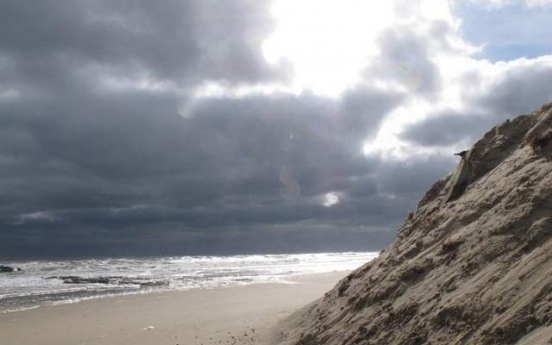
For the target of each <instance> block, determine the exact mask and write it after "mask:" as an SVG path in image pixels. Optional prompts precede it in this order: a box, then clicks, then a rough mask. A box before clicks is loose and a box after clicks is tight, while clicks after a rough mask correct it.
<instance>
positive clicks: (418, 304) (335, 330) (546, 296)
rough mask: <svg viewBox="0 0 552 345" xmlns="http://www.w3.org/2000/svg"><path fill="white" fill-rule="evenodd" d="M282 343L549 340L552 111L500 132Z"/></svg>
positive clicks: (299, 316) (422, 344)
mask: <svg viewBox="0 0 552 345" xmlns="http://www.w3.org/2000/svg"><path fill="white" fill-rule="evenodd" d="M459 155H460V156H461V161H460V164H459V166H458V168H457V169H456V170H455V171H454V172H453V173H451V174H449V175H448V176H446V177H445V178H443V179H442V180H439V181H437V182H436V183H435V185H434V186H433V187H432V188H431V189H430V190H429V191H428V192H427V194H426V195H425V197H424V198H423V199H422V201H421V202H420V204H419V205H418V208H417V210H416V211H415V212H413V213H411V214H409V215H408V217H407V219H406V221H405V223H404V225H403V226H402V227H401V229H400V230H399V233H398V238H397V239H396V240H395V241H394V242H393V244H392V245H391V246H390V247H389V248H387V249H386V250H385V251H384V252H382V254H381V255H380V256H379V257H378V258H377V259H376V260H374V261H372V262H370V263H369V264H367V265H365V266H363V267H361V268H359V269H358V270H356V271H355V272H353V273H351V274H350V275H349V276H348V277H347V278H345V279H343V280H342V281H341V282H340V283H339V284H338V285H337V286H336V287H335V288H334V289H333V290H332V291H330V292H328V293H327V294H326V295H325V297H324V298H323V299H321V300H319V301H317V302H316V303H313V304H312V305H310V306H308V307H306V308H304V309H303V310H301V311H299V312H297V313H295V314H294V315H293V316H291V317H290V318H288V319H286V320H285V321H284V322H282V324H281V327H280V329H279V331H278V332H276V333H275V335H276V336H277V337H278V338H277V339H276V342H277V343H278V344H282V345H284V344H295V345H342V344H347V345H349V344H351V345H352V344H363V345H369V344H372V345H387V344H390V345H391V344H392V345H430V344H431V345H508V344H517V345H529V344H531V345H545V344H552V103H550V104H547V105H545V106H543V107H542V108H541V109H540V110H539V111H537V112H535V113H533V114H531V115H528V116H520V117H518V118H516V119H515V120H513V121H507V122H505V123H503V124H501V125H499V126H496V127H495V128H493V129H492V130H491V131H490V132H488V133H487V134H485V136H484V137H483V138H482V139H481V140H479V141H478V142H477V143H476V144H475V145H474V146H473V147H472V148H471V149H470V150H469V151H466V152H462V153H460V154H459Z"/></svg>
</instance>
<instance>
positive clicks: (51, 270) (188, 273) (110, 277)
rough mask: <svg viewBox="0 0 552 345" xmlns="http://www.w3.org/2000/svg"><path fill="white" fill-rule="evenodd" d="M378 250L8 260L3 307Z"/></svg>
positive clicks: (238, 277) (328, 267) (347, 266)
mask: <svg viewBox="0 0 552 345" xmlns="http://www.w3.org/2000/svg"><path fill="white" fill-rule="evenodd" d="M378 254H379V253H377V252H365V253H357V252H347V253H316V254H274V255H237V256H182V257H161V258H140V259H121V258H117V259H89V260H71V261H27V262H2V264H3V265H8V266H11V267H17V268H21V269H22V271H20V272H13V273H1V274H0V313H7V312H13V311H18V310H24V309H32V308H37V307H40V306H42V305H55V304H64V303H75V302H79V301H82V300H86V299H91V298H101V297H106V296H114V295H120V294H139V293H152V292H158V291H169V290H189V289H210V288H219V287H230V286H237V285H245V284H255V283H269V282H274V283H290V278H292V277H294V276H298V275H304V274H312V273H325V272H334V271H346V270H353V269H356V268H358V267H360V266H361V265H363V264H365V263H366V262H368V261H370V260H372V259H374V258H376V257H377V256H378Z"/></svg>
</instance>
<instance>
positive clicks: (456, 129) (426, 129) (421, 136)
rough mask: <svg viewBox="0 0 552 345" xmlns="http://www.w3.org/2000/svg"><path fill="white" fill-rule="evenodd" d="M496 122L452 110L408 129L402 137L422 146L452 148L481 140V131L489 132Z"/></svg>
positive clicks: (492, 119)
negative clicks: (464, 142) (463, 142)
mask: <svg viewBox="0 0 552 345" xmlns="http://www.w3.org/2000/svg"><path fill="white" fill-rule="evenodd" d="M494 121H495V119H494V118H489V117H485V116H477V115H472V114H463V113H459V112H456V111H452V110H451V111H449V112H441V113H439V114H436V115H433V116H432V117H430V118H429V119H427V120H424V121H421V122H418V123H416V124H414V125H412V126H410V127H408V128H407V129H406V130H405V131H404V132H403V133H402V134H401V137H402V138H403V139H404V140H407V141H410V142H414V143H417V144H419V145H422V146H450V145H454V144H457V143H459V142H461V141H462V140H466V139H468V140H472V141H473V140H476V139H478V138H480V137H481V135H482V134H484V133H481V131H486V130H488V129H489V128H490V127H489V126H492V125H494Z"/></svg>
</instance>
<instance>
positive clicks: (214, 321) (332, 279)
mask: <svg viewBox="0 0 552 345" xmlns="http://www.w3.org/2000/svg"><path fill="white" fill-rule="evenodd" d="M349 272H350V271H339V272H332V273H319V274H309V275H301V276H297V277H294V278H292V279H291V280H290V283H258V284H248V285H242V286H233V287H220V288H214V289H192V290H185V291H163V292H152V293H147V294H131V295H116V296H109V297H102V298H94V299H90V300H83V301H79V302H76V303H67V304H57V305H44V306H40V307H38V308H34V309H28V310H22V311H13V312H9V313H4V314H0V328H1V329H2V338H3V339H4V340H5V341H6V344H14V345H17V344H44V345H48V344H52V345H54V344H55V345H65V344H82V345H108V344H134V345H142V344H143V345H146V344H159V345H162V344H172V345H176V344H178V345H183V344H185V345H188V344H197V345H201V344H203V345H208V344H233V345H238V344H268V343H269V336H270V330H271V329H272V327H274V326H275V325H276V323H277V322H278V321H280V320H281V319H283V318H284V317H285V316H287V315H290V314H291V313H292V312H294V311H295V310H297V309H299V308H301V307H303V306H305V305H307V304H309V303H311V302H313V301H314V300H316V299H318V298H320V297H322V296H323V295H324V293H325V292H327V291H328V290H330V289H331V288H332V287H333V286H334V285H335V284H336V283H337V282H338V281H339V280H340V279H341V278H343V277H345V276H346V275H347V274H348V273H349Z"/></svg>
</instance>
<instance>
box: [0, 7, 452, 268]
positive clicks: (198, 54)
mask: <svg viewBox="0 0 552 345" xmlns="http://www.w3.org/2000/svg"><path fill="white" fill-rule="evenodd" d="M271 27H272V23H271V18H270V16H269V13H268V6H267V3H266V2H259V1H206V0H201V1H199V0H198V1H163V2H151V1H96V2H89V1H57V2H54V1H25V2H22V1H8V2H5V3H3V4H2V5H0V32H1V33H2V34H1V35H2V39H0V176H1V177H2V178H1V179H0V190H1V191H2V196H3V197H2V198H1V199H0V256H5V257H14V256H21V257H25V256H27V257H30V256H54V255H59V256H82V255H159V254H166V255H169V254H201V253H209V254H215V253H227V254H229V253H235V252H261V251H305V250H352V249H355V250H377V249H380V248H381V247H382V246H383V245H385V244H387V243H388V242H389V241H390V239H391V238H392V237H393V229H395V228H396V227H397V225H398V224H399V223H400V222H401V220H402V219H403V217H404V216H405V212H406V210H407V209H409V208H410V209H411V208H413V207H414V205H415V204H416V202H417V201H418V199H419V197H420V196H421V193H423V191H424V190H425V189H426V188H427V187H428V185H429V184H430V180H432V179H433V178H434V177H438V176H441V175H442V174H443V173H444V172H445V171H446V170H447V169H448V167H449V164H450V161H449V158H442V157H433V158H432V160H431V161H430V162H422V163H419V164H418V163H416V162H414V161H406V162H403V163H400V164H398V163H393V162H387V161H384V160H382V159H380V158H377V157H365V156H364V155H363V154H362V147H363V144H364V141H365V140H366V139H367V138H371V137H373V136H374V135H375V133H376V132H377V130H378V128H379V126H380V124H381V121H382V120H383V119H384V118H385V116H386V115H387V114H388V113H389V112H391V111H392V110H393V109H395V108H396V107H397V106H399V105H400V104H402V102H404V101H405V99H406V98H407V96H406V95H405V94H401V93H397V92H387V91H385V92H384V91H381V90H379V89H376V88H372V87H369V86H365V87H361V88H356V89H351V90H349V91H347V92H346V93H345V94H344V95H343V97H342V98H341V99H339V100H334V99H327V98H323V97H320V96H315V95H311V94H308V93H305V94H302V95H299V96H292V95H284V94H277V93H275V94H271V95H250V96H245V97H241V98H232V97H218V98H204V99H201V98H200V99H197V98H194V97H193V95H192V94H191V92H190V89H191V88H192V87H194V86H196V84H197V83H199V82H202V81H205V80H222V81H224V83H229V84H230V85H233V84H239V83H244V82H260V81H273V80H275V79H278V78H283V77H285V71H282V70H274V69H271V68H269V67H268V66H267V65H266V64H265V63H264V62H263V60H262V56H261V53H260V49H259V46H260V40H261V39H262V38H263V37H264V36H265V35H266V33H267V32H268V31H270V29H271ZM386 35H387V36H386V37H387V38H388V40H383V41H382V42H384V43H385V46H384V47H383V54H384V55H385V56H386V57H387V59H389V61H390V62H388V63H389V65H385V64H384V62H383V61H380V62H381V63H382V64H383V65H381V66H382V67H381V68H383V69H390V66H395V67H396V66H397V64H398V65H399V67H400V66H402V67H400V68H399V69H398V70H397V69H391V72H389V73H390V78H397V80H399V82H405V83H413V84H412V86H413V87H414V88H415V89H416V90H418V91H419V92H420V93H425V94H432V93H433V92H434V90H435V89H436V88H437V87H438V85H439V83H438V79H437V78H436V75H435V70H434V66H433V65H432V63H431V61H430V60H428V59H427V58H426V57H424V54H426V53H427V49H426V47H424V46H423V40H422V39H421V38H419V37H416V36H413V35H411V34H406V35H403V34H400V33H399V32H389V33H388V34H386ZM4 38H5V39H4ZM406 52H410V53H409V54H410V55H408V54H407V53H406ZM405 56H409V58H408V59H407V60H405V59H404V57H405ZM405 61H406V62H405ZM401 63H406V65H404V64H403V65H401ZM386 66H387V67H386ZM401 68H402V69H401ZM405 71H406V72H405ZM409 71H415V72H413V73H414V74H412V73H410V72H409ZM409 73H410V74H409ZM418 74H419V76H421V79H422V80H423V83H421V84H420V83H418V81H419V79H418ZM405 78H406V79H405ZM141 80H142V81H143V80H145V81H146V84H147V83H153V84H155V83H157V84H160V85H161V87H159V88H156V87H143V88H140V87H136V84H139V82H140V81H141ZM183 108H186V109H187V111H189V114H187V115H189V116H187V117H183V116H181V115H180V112H181V111H182V109H183ZM429 166H431V167H432V169H429V168H428V167H429ZM435 167H436V168H435ZM330 192H334V193H336V195H338V196H339V203H338V204H336V205H334V206H332V207H324V206H323V204H324V201H325V195H326V193H330Z"/></svg>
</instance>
